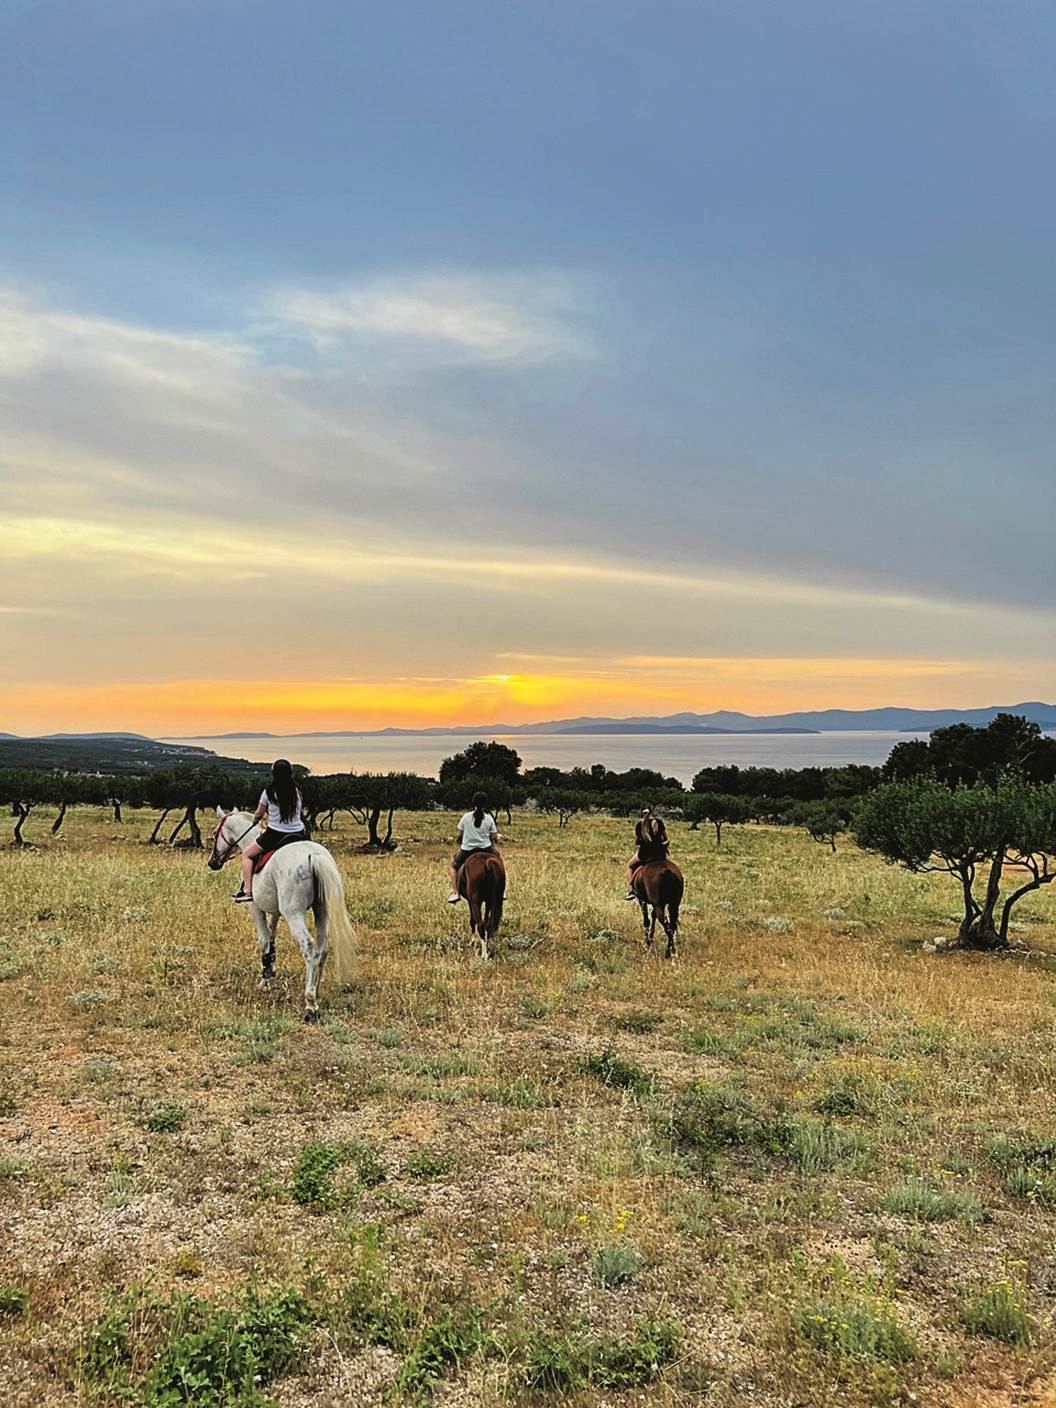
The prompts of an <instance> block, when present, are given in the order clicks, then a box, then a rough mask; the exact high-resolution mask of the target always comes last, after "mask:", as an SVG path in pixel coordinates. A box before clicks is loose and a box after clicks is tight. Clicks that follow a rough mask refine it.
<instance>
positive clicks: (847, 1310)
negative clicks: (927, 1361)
mask: <svg viewBox="0 0 1056 1408" xmlns="http://www.w3.org/2000/svg"><path fill="white" fill-rule="evenodd" d="M792 1328H793V1329H794V1331H795V1333H796V1334H797V1335H798V1336H799V1337H800V1339H802V1340H805V1341H806V1343H807V1344H810V1345H812V1346H813V1347H814V1348H815V1349H817V1350H820V1351H821V1352H822V1353H823V1354H829V1355H834V1356H835V1357H837V1358H840V1359H851V1360H866V1361H870V1360H871V1361H884V1362H886V1363H889V1364H904V1363H906V1362H907V1361H908V1360H910V1359H914V1358H915V1357H916V1353H917V1347H916V1345H915V1344H914V1342H913V1339H912V1337H911V1336H910V1335H909V1333H908V1332H907V1331H906V1330H905V1328H904V1327H903V1326H902V1324H901V1323H900V1321H899V1320H898V1318H897V1316H896V1315H895V1314H894V1312H893V1311H892V1310H890V1309H889V1308H888V1307H887V1306H885V1305H883V1304H880V1303H871V1302H869V1301H866V1300H858V1299H856V1298H854V1297H851V1296H834V1297H832V1298H825V1297H818V1298H816V1299H812V1300H809V1301H805V1302H804V1303H803V1304H801V1305H799V1306H798V1307H797V1308H796V1310H795V1311H794V1313H793V1316H792Z"/></svg>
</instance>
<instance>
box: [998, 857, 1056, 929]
mask: <svg viewBox="0 0 1056 1408" xmlns="http://www.w3.org/2000/svg"><path fill="white" fill-rule="evenodd" d="M1043 859H1044V867H1045V868H1044V869H1042V868H1041V867H1040V866H1037V864H1036V862H1035V863H1034V864H1032V865H1031V867H1030V869H1031V871H1032V872H1033V876H1034V878H1033V879H1032V880H1028V881H1027V883H1026V884H1025V885H1020V887H1019V889H1018V890H1013V891H1012V893H1011V894H1010V895H1009V897H1008V899H1006V900H1005V903H1004V905H1003V906H1002V908H1001V927H1000V928H999V929H998V935H999V937H1000V939H1001V944H1002V946H1006V945H1007V944H1008V925H1009V920H1010V919H1011V918H1012V906H1013V905H1014V904H1016V903H1017V902H1018V901H1019V900H1021V899H1022V898H1023V896H1024V895H1029V894H1030V893H1031V891H1032V890H1040V889H1041V887H1042V885H1051V884H1052V882H1053V881H1054V880H1056V870H1051V871H1050V870H1049V868H1048V864H1049V863H1048V858H1047V857H1044V858H1043Z"/></svg>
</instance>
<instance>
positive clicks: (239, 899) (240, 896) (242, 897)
mask: <svg viewBox="0 0 1056 1408" xmlns="http://www.w3.org/2000/svg"><path fill="white" fill-rule="evenodd" d="M231 898H232V899H233V900H234V902H235V904H252V903H253V896H252V895H247V894H246V892H245V890H236V892H235V893H234V894H233V895H232V896H231Z"/></svg>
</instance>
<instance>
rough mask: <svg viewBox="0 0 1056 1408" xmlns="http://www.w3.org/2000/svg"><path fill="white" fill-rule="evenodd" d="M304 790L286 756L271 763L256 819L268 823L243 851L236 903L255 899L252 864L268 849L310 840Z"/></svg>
mask: <svg viewBox="0 0 1056 1408" xmlns="http://www.w3.org/2000/svg"><path fill="white" fill-rule="evenodd" d="M301 802H302V798H301V790H300V788H299V787H298V786H297V783H296V781H295V780H294V776H293V768H292V767H291V766H290V764H289V763H288V762H287V761H286V759H285V758H276V759H275V762H274V763H273V764H272V766H271V781H270V782H269V783H268V785H267V787H265V789H264V791H263V792H262V793H261V794H260V803H259V804H258V806H257V810H256V811H255V812H254V814H253V820H254V821H257V822H260V821H263V820H264V818H265V817H267V825H266V826H265V828H264V830H263V831H262V832H261V833H260V835H259V836H258V837H257V839H256V840H255V841H251V842H250V844H249V845H248V846H247V847H246V848H245V850H244V851H243V852H242V885H241V887H240V888H239V889H238V890H237V891H236V892H235V894H234V896H233V898H234V901H235V903H236V904H251V903H252V902H253V866H254V864H255V863H256V859H257V857H258V856H259V855H262V854H263V853H264V852H265V851H277V850H278V849H279V847H280V846H285V845H287V844H288V843H289V842H290V841H307V840H308V832H307V830H306V829H305V825H304V820H303V818H302V816H301Z"/></svg>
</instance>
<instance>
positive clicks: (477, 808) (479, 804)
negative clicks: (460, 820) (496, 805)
mask: <svg viewBox="0 0 1056 1408" xmlns="http://www.w3.org/2000/svg"><path fill="white" fill-rule="evenodd" d="M487 809H488V799H487V797H485V795H484V793H483V792H478V793H477V794H476V796H475V797H474V798H473V825H474V826H479V825H480V824H481V822H482V821H483V820H484V813H485V812H486V811H487Z"/></svg>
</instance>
